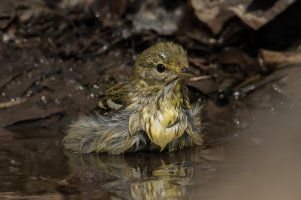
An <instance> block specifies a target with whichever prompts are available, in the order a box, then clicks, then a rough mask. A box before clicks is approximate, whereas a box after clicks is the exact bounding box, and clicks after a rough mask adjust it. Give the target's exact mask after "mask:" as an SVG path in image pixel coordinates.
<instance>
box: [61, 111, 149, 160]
mask: <svg viewBox="0 0 301 200" xmlns="http://www.w3.org/2000/svg"><path fill="white" fill-rule="evenodd" d="M129 117H130V113H127V112H123V113H118V115H114V116H102V115H96V116H84V117H81V118H80V119H79V120H78V121H75V122H74V123H72V124H71V125H70V127H69V129H68V130H67V135H66V136H65V137H64V139H63V144H64V147H65V148H66V149H68V150H71V151H74V152H79V153H91V152H97V153H100V152H108V153H110V154H120V153H123V152H126V151H127V150H129V149H130V148H131V147H133V146H134V144H136V145H135V146H136V148H138V147H139V146H141V145H139V143H141V141H142V142H143V143H145V141H144V137H142V136H141V135H140V134H136V135H130V134H129V131H128V120H129Z"/></svg>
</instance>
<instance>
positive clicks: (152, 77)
mask: <svg viewBox="0 0 301 200" xmlns="http://www.w3.org/2000/svg"><path fill="white" fill-rule="evenodd" d="M193 76H194V73H193V72H192V71H191V70H190V68H189V62H188V57H187V53H186V51H185V50H184V48H183V47H182V46H181V45H180V44H176V43H174V42H170V41H165V42H158V43H156V44H154V45H152V46H150V47H149V48H147V49H145V50H144V51H143V52H142V53H141V54H140V55H139V56H138V57H137V59H136V60H135V63H134V67H133V71H132V74H131V75H130V76H129V78H128V79H127V80H126V81H124V82H122V83H119V84H116V85H115V86H113V87H111V88H109V89H108V90H107V91H106V92H105V94H104V96H103V97H102V98H101V99H100V100H99V104H98V105H99V107H100V108H101V109H102V110H103V112H97V113H94V114H90V115H87V116H81V117H79V119H78V120H76V121H73V122H72V123H71V125H70V126H69V127H68V129H67V130H66V136H65V137H64V138H63V141H62V142H63V145H64V147H65V149H67V150H69V151H73V152H77V153H82V154H87V153H92V152H96V153H108V154H122V153H126V152H139V151H148V150H150V151H152V150H158V151H163V150H166V151H168V152H172V151H176V150H179V149H182V148H184V147H189V146H195V145H202V144H203V136H202V132H201V108H202V105H201V101H200V100H199V101H197V102H196V103H194V104H191V103H190V100H189V97H188V89H187V87H186V86H185V84H184V81H185V80H186V79H187V78H190V77H193Z"/></svg>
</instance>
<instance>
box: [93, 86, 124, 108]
mask: <svg viewBox="0 0 301 200" xmlns="http://www.w3.org/2000/svg"><path fill="white" fill-rule="evenodd" d="M128 93H129V92H128V87H127V85H126V83H119V84H117V85H115V86H113V87H111V88H109V89H108V90H107V91H106V92H105V95H104V96H103V97H102V98H101V99H100V101H99V103H98V106H99V107H100V108H101V109H103V110H105V111H116V110H120V109H122V108H124V107H126V106H127V105H128V104H129V98H128Z"/></svg>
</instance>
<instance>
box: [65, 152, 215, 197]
mask: <svg viewBox="0 0 301 200" xmlns="http://www.w3.org/2000/svg"><path fill="white" fill-rule="evenodd" d="M200 151H201V150H200V149H199V148H188V149H184V150H182V151H178V152H174V153H158V152H156V153H135V154H124V155H118V156H116V155H108V154H100V155H96V154H89V155H80V154H74V153H70V152H66V155H67V156H68V158H69V161H70V167H71V170H72V172H73V174H77V175H78V174H81V176H87V174H89V176H91V174H92V176H93V177H97V176H98V175H96V174H106V175H109V176H113V177H115V179H110V180H109V181H105V183H103V184H102V185H103V189H104V190H105V191H106V192H109V193H110V194H112V195H113V196H115V197H119V198H120V199H178V198H180V197H183V196H185V195H186V193H187V186H188V185H190V184H191V182H192V178H193V176H194V174H193V173H194V171H193V170H194V166H200V165H206V163H207V164H208V162H209V161H207V160H204V159H202V158H201V156H200ZM79 172H80V173H79ZM100 177H102V176H100ZM83 179H84V178H82V177H81V180H83ZM96 182H97V181H96ZM97 184H98V182H97Z"/></svg>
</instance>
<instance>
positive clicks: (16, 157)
mask: <svg viewBox="0 0 301 200" xmlns="http://www.w3.org/2000/svg"><path fill="white" fill-rule="evenodd" d="M263 93H265V94H266V92H265V91H262V92H261V93H259V96H256V95H255V96H253V99H255V100H252V101H253V102H255V103H256V102H257V101H260V102H261V103H260V104H258V105H257V106H255V107H254V106H250V104H249V103H242V102H235V103H234V104H232V106H231V107H230V106H228V107H217V106H214V105H213V104H212V103H210V102H207V103H206V105H205V107H204V110H203V126H204V133H205V137H206V141H207V143H206V145H205V146H203V147H194V148H186V149H184V150H181V151H178V152H174V153H166V152H163V153H159V152H144V153H132V154H124V155H119V156H114V155H107V154H100V155H96V154H89V155H80V154H75V153H71V152H67V151H64V150H63V149H62V146H61V138H62V134H60V133H49V134H47V133H46V132H45V130H40V129H29V130H30V131H28V132H24V133H22V135H23V137H16V136H18V134H16V135H13V137H11V136H10V135H9V134H2V135H3V136H2V137H1V140H0V180H1V181H0V199H206V200H211V199H212V200H228V199H229V200H230V199H231V200H233V199H234V200H236V199H237V200H241V199H247V200H248V199H250V200H251V199H252V200H253V199H257V200H261V199H262V200H270V199H271V200H278V199H279V200H281V199H288V200H290V199H300V197H301V192H300V189H299V186H300V185H301V181H300V180H301V170H300V169H301V160H300V158H299V157H300V156H299V152H300V151H301V148H300V145H299V141H301V137H300V134H299V132H300V130H301V124H300V122H299V119H300V117H301V115H300V113H301V112H300V110H299V109H298V107H297V106H293V107H292V105H293V104H286V103H284V102H283V101H282V100H281V102H282V103H280V104H279V102H280V101H278V100H277V101H276V103H275V104H271V105H270V106H272V107H270V106H268V107H266V106H263V105H264V102H263V100H262V99H265V97H264V95H262V94H263ZM259 97H260V98H259ZM261 97H262V99H261ZM249 99H252V98H251V97H250V98H249ZM273 99H276V98H273ZM288 108H289V109H288ZM23 128H24V127H23ZM23 128H22V129H23ZM39 131H41V133H42V132H43V134H41V135H40V137H39V136H38V135H39ZM0 135H1V134H0ZM42 136H43V137H42Z"/></svg>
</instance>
